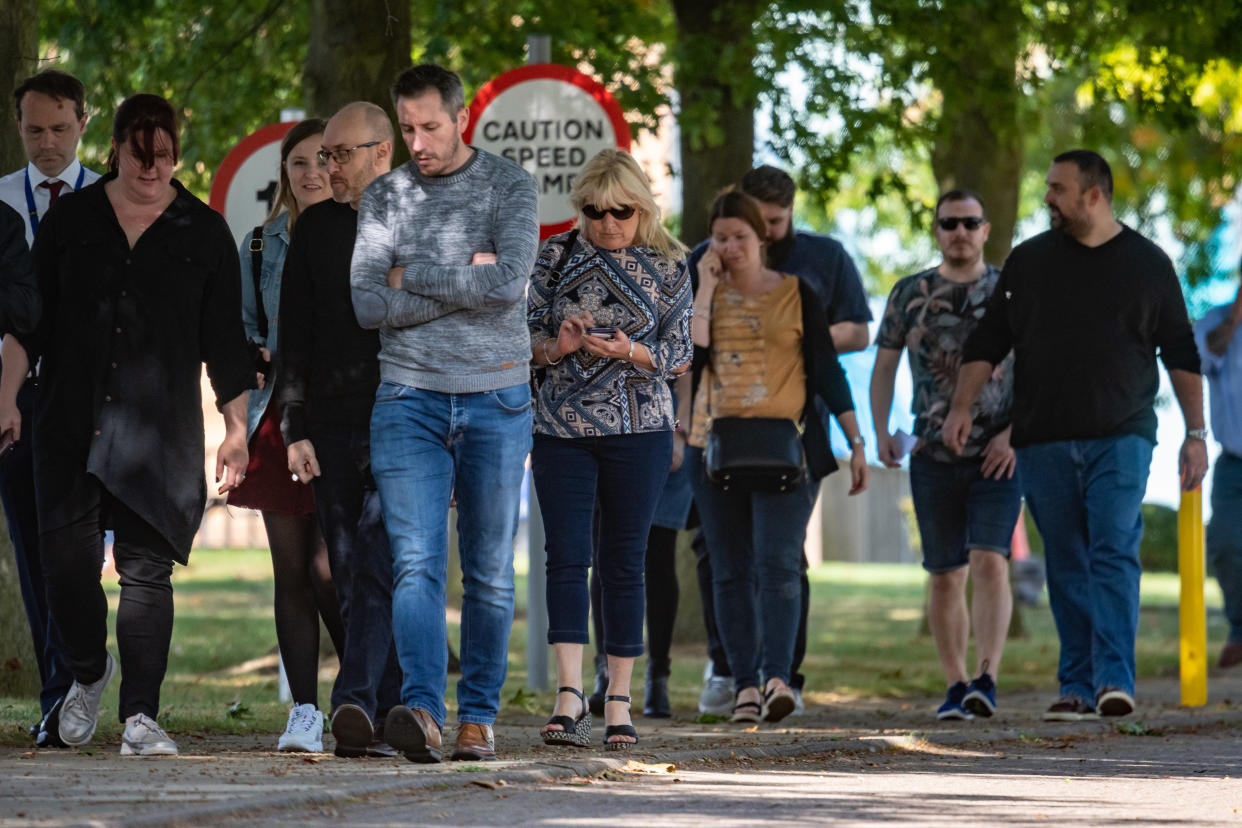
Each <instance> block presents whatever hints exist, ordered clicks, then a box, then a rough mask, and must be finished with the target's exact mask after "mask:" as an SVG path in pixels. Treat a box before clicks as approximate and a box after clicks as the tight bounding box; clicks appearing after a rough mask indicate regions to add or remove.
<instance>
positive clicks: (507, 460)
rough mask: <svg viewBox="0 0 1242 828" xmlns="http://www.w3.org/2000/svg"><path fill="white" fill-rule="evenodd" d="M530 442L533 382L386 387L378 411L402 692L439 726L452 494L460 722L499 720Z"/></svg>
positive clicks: (380, 478) (379, 470)
mask: <svg viewBox="0 0 1242 828" xmlns="http://www.w3.org/2000/svg"><path fill="white" fill-rule="evenodd" d="M530 444H531V400H530V387H529V386H528V385H527V384H526V383H522V384H520V385H512V386H509V387H508V388H501V389H499V390H496V391H485V392H481V393H475V394H441V393H439V392H436V391H425V390H421V389H417V388H410V387H409V386H405V385H398V384H396V383H392V382H382V383H380V387H379V390H378V391H377V392H376V395H375V408H374V409H373V410H372V412H371V469H372V472H373V473H374V475H375V482H376V484H377V485H378V486H379V492H380V500H381V501H382V502H383V507H384V523H385V524H386V525H387V527H388V537H389V540H390V542H391V545H392V554H393V596H392V615H393V619H392V629H393V638H394V640H395V643H396V646H397V658H398V660H399V661H400V662H401V669H402V671H403V672H404V673H405V682H404V684H403V685H402V687H401V699H402V701H403V702H404V703H405V705H406V706H407V707H411V708H422V709H423V710H426V711H427V712H429V713H430V714H431V715H432V718H434V719H435V720H436V722H437V724H440V725H441V726H443V724H444V718H445V716H446V714H447V711H446V710H445V707H444V692H445V683H446V671H447V669H448V653H447V651H446V649H445V646H444V642H445V640H446V636H447V633H446V630H445V621H444V602H445V583H446V581H447V578H448V513H449V500H450V498H451V497H452V496H453V494H454V492H456V496H457V538H458V550H459V553H460V556H461V569H462V585H463V587H464V589H465V594H464V595H463V597H462V606H461V680H460V681H459V682H458V683H457V719H458V721H460V722H473V723H476V724H491V723H492V722H494V721H495V719H496V713H497V712H498V711H499V709H500V690H501V687H502V686H503V685H504V682H505V673H506V671H507V670H508V653H509V628H510V627H511V626H512V624H513V536H514V534H515V533H516V532H517V522H518V501H519V497H520V495H521V489H522V477H523V476H524V475H525V471H526V455H527V454H528V453H529V452H530Z"/></svg>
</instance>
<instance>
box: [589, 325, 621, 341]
mask: <svg viewBox="0 0 1242 828" xmlns="http://www.w3.org/2000/svg"><path fill="white" fill-rule="evenodd" d="M586 332H587V333H589V334H590V335H591V336H598V337H599V338H600V339H616V338H617V329H616V328H587V329H586Z"/></svg>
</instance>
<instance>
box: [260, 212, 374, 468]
mask: <svg viewBox="0 0 1242 828" xmlns="http://www.w3.org/2000/svg"><path fill="white" fill-rule="evenodd" d="M357 229H358V212H357V211H356V210H354V208H353V207H350V206H349V205H348V204H339V203H337V202H335V201H331V200H329V201H324V202H321V203H319V204H316V205H314V206H312V207H310V208H308V209H307V210H306V212H304V213H302V215H301V216H299V217H298V223H297V225H296V226H295V228H294V230H293V233H292V235H291V238H290V241H289V253H288V255H287V256H286V257H285V273H284V277H283V278H282V280H281V289H280V315H279V320H278V324H279V325H280V328H279V334H278V335H279V341H280V350H279V351H278V352H277V355H276V360H277V367H276V375H277V376H279V377H280V387H279V388H278V389H277V392H276V393H277V394H278V395H279V396H278V399H279V401H280V406H281V434H282V435H283V437H284V439H285V445H291V444H293V443H296V442H297V441H299V440H305V439H307V438H309V437H310V433H309V431H308V428H307V427H308V424H310V425H311V426H313V425H314V424H315V423H323V424H333V425H353V426H360V427H366V425H367V424H368V423H369V422H370V419H371V406H372V404H373V403H374V401H375V389H376V388H377V387H379V358H378V355H379V348H380V344H379V332H378V331H368V330H364V329H363V328H362V327H361V326H360V325H359V324H358V320H357V318H356V317H355V316H354V305H353V300H352V299H351V297H350V288H349V266H350V259H351V258H352V256H353V250H354V236H355V234H356V232H357Z"/></svg>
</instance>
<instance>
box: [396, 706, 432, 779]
mask: <svg viewBox="0 0 1242 828" xmlns="http://www.w3.org/2000/svg"><path fill="white" fill-rule="evenodd" d="M384 740H385V741H386V742H388V744H389V745H391V746H392V747H393V748H394V749H395V750H399V751H401V753H402V754H404V755H405V758H406V759H409V760H410V761H411V762H416V763H418V764H420V765H431V764H435V763H437V762H439V761H440V756H441V754H440V751H439V749H437V748H433V747H431V746H430V745H428V744H427V736H426V735H425V734H424V733H423V729H422V728H421V727H419V724H418V720H417V719H415V718H414V711H412V710H410V709H409V708H408V707H403V706H400V705H398V706H397V707H394V708H393V709H392V710H391V711H389V713H388V717H387V718H386V719H384Z"/></svg>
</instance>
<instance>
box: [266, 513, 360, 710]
mask: <svg viewBox="0 0 1242 828" xmlns="http://www.w3.org/2000/svg"><path fill="white" fill-rule="evenodd" d="M262 514H263V526H264V527H265V528H266V529H267V544H268V546H269V547H270V548H271V550H272V574H273V580H274V584H275V614H276V641H277V642H278V643H279V645H280V658H281V660H282V661H284V663H285V675H286V676H287V677H288V679H289V692H290V693H292V694H293V703H294V704H313V705H315V706H316V707H318V706H319V619H320V618H323V623H324V626H325V627H326V628H327V630H328V635H329V636H331V637H332V646H333V647H334V648H335V649H336V653H337V656H338V657H339V656H340V655H341V654H342V653H343V652H344V644H345V627H344V625H343V624H342V623H341V612H340V608H339V607H338V606H337V602H336V590H335V589H334V588H333V586H332V573H331V572H330V571H329V568H328V547H327V545H326V544H325V543H324V540H323V535H322V533H321V532H320V531H319V522H318V521H317V520H315V516H314V515H313V514H311V515H290V514H285V513H283V512H263V513H262Z"/></svg>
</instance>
